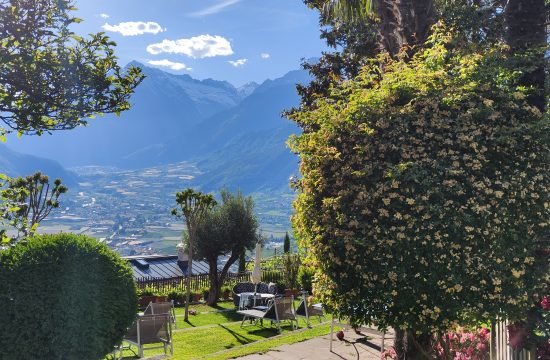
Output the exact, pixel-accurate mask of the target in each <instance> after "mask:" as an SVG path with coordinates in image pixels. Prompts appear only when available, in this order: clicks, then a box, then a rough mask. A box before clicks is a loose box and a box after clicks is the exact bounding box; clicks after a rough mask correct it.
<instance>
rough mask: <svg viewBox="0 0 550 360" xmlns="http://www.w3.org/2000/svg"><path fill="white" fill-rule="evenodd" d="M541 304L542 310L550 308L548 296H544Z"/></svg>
mask: <svg viewBox="0 0 550 360" xmlns="http://www.w3.org/2000/svg"><path fill="white" fill-rule="evenodd" d="M540 306H541V307H542V310H550V299H549V298H548V296H543V297H542V300H541V302H540Z"/></svg>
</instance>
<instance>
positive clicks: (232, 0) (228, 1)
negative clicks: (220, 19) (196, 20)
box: [189, 0, 241, 17]
mask: <svg viewBox="0 0 550 360" xmlns="http://www.w3.org/2000/svg"><path fill="white" fill-rule="evenodd" d="M239 2H241V0H222V1H220V2H219V3H217V4H216V5H212V6H209V7H207V8H204V9H202V10H199V11H195V12H193V13H191V14H189V16H194V17H201V16H208V15H212V14H217V13H219V12H220V11H222V10H223V9H225V8H226V7H229V6H231V5H235V4H237V3H239Z"/></svg>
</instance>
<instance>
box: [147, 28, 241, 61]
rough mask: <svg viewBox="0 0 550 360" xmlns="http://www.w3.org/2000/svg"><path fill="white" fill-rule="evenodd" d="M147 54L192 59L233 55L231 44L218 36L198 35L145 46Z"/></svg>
mask: <svg viewBox="0 0 550 360" xmlns="http://www.w3.org/2000/svg"><path fill="white" fill-rule="evenodd" d="M147 52H148V53H149V54H153V55H157V54H160V53H169V54H182V55H187V56H189V57H192V58H207V57H214V56H228V55H233V49H231V43H230V42H229V40H227V39H226V38H224V37H222V36H219V35H215V36H212V35H208V34H206V35H199V36H194V37H192V38H189V39H178V40H163V41H162V42H160V43H156V44H151V45H149V46H147Z"/></svg>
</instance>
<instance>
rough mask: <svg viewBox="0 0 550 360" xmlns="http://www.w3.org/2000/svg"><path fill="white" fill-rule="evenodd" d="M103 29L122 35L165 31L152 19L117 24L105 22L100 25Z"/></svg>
mask: <svg viewBox="0 0 550 360" xmlns="http://www.w3.org/2000/svg"><path fill="white" fill-rule="evenodd" d="M102 28H103V30H105V31H112V32H117V33H120V34H122V35H123V36H136V35H143V34H158V33H160V32H163V31H165V29H163V28H162V27H161V26H160V25H159V24H157V23H156V22H153V21H148V22H143V21H129V22H121V23H120V24H118V25H111V24H109V23H105V25H103V26H102Z"/></svg>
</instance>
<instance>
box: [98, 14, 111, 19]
mask: <svg viewBox="0 0 550 360" xmlns="http://www.w3.org/2000/svg"><path fill="white" fill-rule="evenodd" d="M99 16H100V17H102V18H104V19H108V18H109V14H104V13H103V14H99Z"/></svg>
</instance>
